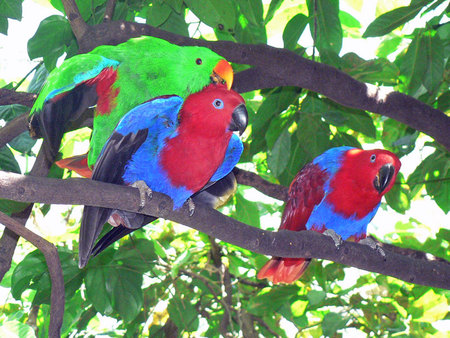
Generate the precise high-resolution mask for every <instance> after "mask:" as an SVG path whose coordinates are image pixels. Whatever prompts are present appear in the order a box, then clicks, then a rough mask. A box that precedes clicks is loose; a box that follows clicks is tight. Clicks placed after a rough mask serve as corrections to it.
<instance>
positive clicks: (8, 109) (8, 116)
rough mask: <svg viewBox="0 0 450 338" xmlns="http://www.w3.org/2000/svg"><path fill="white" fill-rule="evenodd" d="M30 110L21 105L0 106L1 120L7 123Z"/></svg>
mask: <svg viewBox="0 0 450 338" xmlns="http://www.w3.org/2000/svg"><path fill="white" fill-rule="evenodd" d="M29 110H30V108H28V107H26V106H22V105H21V104H11V105H8V106H0V119H1V120H5V121H6V122H8V121H11V120H12V119H13V118H15V117H17V116H19V115H22V114H24V113H26V112H28V111H29Z"/></svg>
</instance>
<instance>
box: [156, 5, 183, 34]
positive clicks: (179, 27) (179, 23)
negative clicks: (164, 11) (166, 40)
mask: <svg viewBox="0 0 450 338" xmlns="http://www.w3.org/2000/svg"><path fill="white" fill-rule="evenodd" d="M159 28H161V29H163V30H165V31H168V32H171V33H174V34H178V35H182V36H189V31H188V26H187V23H186V21H185V19H184V11H181V13H179V14H178V13H176V12H172V13H170V15H169V18H168V19H167V20H166V21H165V22H164V23H163V24H162V25H161V26H159Z"/></svg>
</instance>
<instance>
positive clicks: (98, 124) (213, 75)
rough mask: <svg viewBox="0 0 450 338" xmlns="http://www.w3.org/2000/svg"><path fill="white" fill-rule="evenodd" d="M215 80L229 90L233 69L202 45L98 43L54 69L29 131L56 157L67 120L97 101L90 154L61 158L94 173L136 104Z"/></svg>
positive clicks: (142, 39) (68, 164)
mask: <svg viewBox="0 0 450 338" xmlns="http://www.w3.org/2000/svg"><path fill="white" fill-rule="evenodd" d="M211 82H213V83H224V84H226V85H227V87H228V89H230V88H231V85H232V82H233V69H232V68H231V65H230V64H229V63H228V62H227V61H226V60H225V59H224V58H223V57H222V56H220V55H218V54H216V53H214V52H213V51H211V50H209V49H207V48H204V47H194V46H184V47H181V46H177V45H174V44H171V43H169V42H167V41H165V40H162V39H159V38H155V37H150V36H142V37H139V38H133V39H130V40H128V41H126V42H124V43H122V44H119V45H117V46H109V45H106V46H99V47H97V48H95V49H94V50H92V51H91V52H89V53H86V54H80V55H76V56H74V57H72V58H70V59H68V60H65V61H64V62H63V63H62V65H61V66H60V67H59V68H56V69H54V70H53V71H52V72H51V73H50V75H49V76H48V78H47V82H46V83H45V85H44V87H43V88H42V91H41V92H40V94H39V96H38V98H37V100H36V102H35V104H34V106H33V107H32V109H31V112H30V116H29V129H30V135H31V136H32V137H34V138H39V137H43V138H44V142H46V143H48V147H47V149H48V150H49V151H48V153H47V154H46V155H47V157H48V158H49V159H51V160H53V159H54V158H55V156H56V155H57V153H58V150H59V146H60V143H61V138H62V136H63V134H64V132H65V129H66V127H67V125H68V124H69V123H70V122H72V121H75V120H76V119H77V118H79V117H80V115H81V114H82V113H83V112H84V111H85V110H86V109H87V108H89V107H92V106H95V111H94V122H93V132H92V136H91V142H90V149H89V153H88V157H87V159H86V156H83V155H82V156H75V157H73V158H69V159H63V160H61V161H59V163H58V165H59V166H61V167H66V168H69V169H73V170H75V171H77V172H79V173H80V174H81V175H83V176H86V177H90V173H91V168H92V167H93V165H94V164H95V162H96V160H97V158H98V156H99V155H100V152H101V150H102V148H103V146H104V144H105V143H106V141H107V140H108V138H109V136H110V135H111V134H112V132H113V130H114V128H115V127H116V125H117V123H118V122H119V120H120V119H121V118H122V117H123V116H124V115H125V114H126V113H127V112H129V111H130V110H131V109H132V108H134V107H135V106H137V105H139V104H142V103H143V102H146V101H148V100H150V99H152V98H155V97H157V96H164V95H178V96H180V97H182V98H183V99H185V98H186V97H187V96H189V95H190V94H192V93H196V92H199V91H201V90H202V89H203V88H204V87H205V86H207V85H209V84H210V83H211ZM77 168H78V169H79V170H77Z"/></svg>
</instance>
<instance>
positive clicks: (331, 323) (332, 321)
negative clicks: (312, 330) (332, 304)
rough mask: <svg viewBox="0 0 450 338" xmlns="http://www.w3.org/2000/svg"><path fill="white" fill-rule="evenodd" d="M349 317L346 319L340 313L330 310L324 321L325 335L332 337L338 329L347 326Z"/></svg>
mask: <svg viewBox="0 0 450 338" xmlns="http://www.w3.org/2000/svg"><path fill="white" fill-rule="evenodd" d="M348 320H349V319H348V318H347V319H345V318H343V317H342V315H340V314H339V313H335V312H328V313H327V314H326V315H325V317H323V321H322V332H323V334H324V335H325V336H328V337H332V336H334V335H335V334H336V331H337V330H339V329H343V328H344V327H346V324H347V322H348Z"/></svg>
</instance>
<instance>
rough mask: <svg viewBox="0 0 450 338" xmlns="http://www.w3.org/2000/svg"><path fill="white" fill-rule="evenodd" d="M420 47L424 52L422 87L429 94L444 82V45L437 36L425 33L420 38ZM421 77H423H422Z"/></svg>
mask: <svg viewBox="0 0 450 338" xmlns="http://www.w3.org/2000/svg"><path fill="white" fill-rule="evenodd" d="M421 42H422V46H423V48H424V49H425V51H426V55H427V58H426V59H425V60H422V62H423V61H425V64H426V69H427V70H426V73H425V76H424V77H423V85H424V86H425V88H427V89H428V91H429V92H433V91H434V90H435V89H436V88H437V87H438V86H439V85H440V84H441V83H442V81H443V80H444V68H445V54H444V45H443V43H442V41H441V39H440V38H439V36H438V35H434V36H431V34H429V33H426V34H424V35H423V37H422V40H421ZM422 76H423V75H422Z"/></svg>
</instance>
